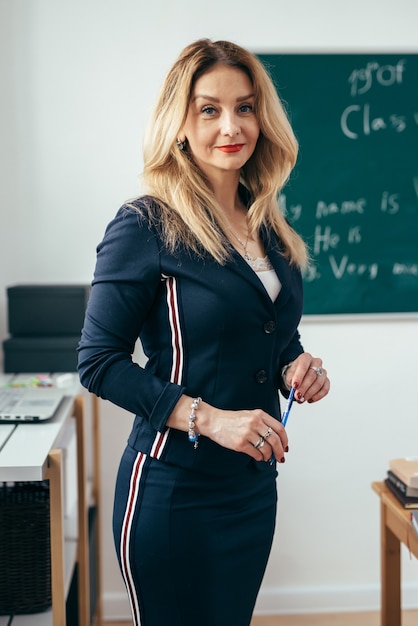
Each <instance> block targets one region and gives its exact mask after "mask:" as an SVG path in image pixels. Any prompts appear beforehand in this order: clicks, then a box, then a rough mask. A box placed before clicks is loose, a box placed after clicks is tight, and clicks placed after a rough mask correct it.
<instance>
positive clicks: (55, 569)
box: [46, 450, 66, 626]
mask: <svg viewBox="0 0 418 626" xmlns="http://www.w3.org/2000/svg"><path fill="white" fill-rule="evenodd" d="M46 477H47V478H48V480H49V500H50V533H51V578H52V623H53V626H65V624H66V615H65V593H64V588H65V584H64V521H63V520H64V506H63V497H62V494H63V488H62V487H63V480H62V451H61V450H51V452H50V453H49V455H48V470H47V472H46Z"/></svg>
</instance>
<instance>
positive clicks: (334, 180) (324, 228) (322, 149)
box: [258, 53, 418, 315]
mask: <svg viewBox="0 0 418 626" xmlns="http://www.w3.org/2000/svg"><path fill="white" fill-rule="evenodd" d="M258 56H259V58H260V60H261V61H262V62H263V63H264V65H265V66H266V67H267V69H268V71H269V73H270V75H271V76H272V78H273V80H274V83H275V86H276V89H277V91H278V93H279V95H280V97H281V98H282V100H283V101H284V103H285V106H286V109H287V111H288V113H289V117H290V120H291V123H292V126H293V128H294V131H295V134H296V136H297V138H298V141H299V146H300V148H299V157H298V162H297V165H296V167H295V170H294V171H293V173H292V175H291V178H290V180H289V182H288V183H287V185H286V187H285V188H284V190H283V193H282V195H281V203H282V208H283V210H284V211H285V213H286V215H287V217H288V219H289V221H290V222H291V224H292V225H293V226H294V227H295V229H296V230H297V231H298V232H299V233H300V234H301V235H302V236H303V237H304V239H305V241H306V242H307V243H308V245H309V247H310V251H311V255H312V259H313V263H312V265H311V268H310V269H309V271H308V272H306V274H305V275H304V285H305V307H304V313H305V314H307V315H309V314H334V313H335V314H343V313H348V314H350V313H354V314H360V313H395V312H416V311H418V55H416V54H372V53H370V54H259V55H258Z"/></svg>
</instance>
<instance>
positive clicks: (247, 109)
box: [239, 104, 253, 113]
mask: <svg viewBox="0 0 418 626" xmlns="http://www.w3.org/2000/svg"><path fill="white" fill-rule="evenodd" d="M252 110H253V106H252V105H251V104H242V105H241V106H240V108H239V111H240V113H251V112H252Z"/></svg>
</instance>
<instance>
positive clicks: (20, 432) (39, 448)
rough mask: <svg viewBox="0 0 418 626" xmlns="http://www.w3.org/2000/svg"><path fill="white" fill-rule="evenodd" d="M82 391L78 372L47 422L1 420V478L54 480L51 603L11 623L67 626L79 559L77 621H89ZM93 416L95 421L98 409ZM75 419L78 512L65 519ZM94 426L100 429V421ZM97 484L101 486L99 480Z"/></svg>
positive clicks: (0, 379)
mask: <svg viewBox="0 0 418 626" xmlns="http://www.w3.org/2000/svg"><path fill="white" fill-rule="evenodd" d="M11 378H12V377H11V376H8V377H7V376H5V375H0V383H1V384H5V383H6V382H7V380H10V379H11ZM81 391H82V390H81V386H80V384H79V383H78V378H77V375H76V374H74V377H73V382H72V383H71V384H69V385H67V386H65V387H63V393H64V394H65V398H64V400H63V402H62V403H61V405H60V407H59V408H58V410H57V412H56V414H55V415H54V417H53V418H52V419H51V420H48V421H47V422H45V423H44V424H27V423H26V424H25V423H22V424H0V481H12V482H15V481H41V480H44V479H47V480H49V482H50V533H51V580H52V608H51V610H50V611H46V612H44V613H39V614H35V615H26V616H14V617H10V620H11V621H7V625H8V626H9V624H12V626H24V625H26V624H28V625H29V624H30V625H31V626H36V625H38V624H39V625H42V626H48V625H51V626H65V624H66V605H65V603H66V597H67V594H68V590H69V585H70V582H71V578H72V574H73V571H74V565H75V563H77V564H78V606H79V626H89V624H90V581H89V565H90V564H89V529H88V504H89V494H88V480H87V469H86V449H85V448H86V444H85V434H86V432H85V411H84V400H85V398H84V397H83V395H82V393H81ZM93 417H94V418H95V419H96V421H97V417H98V416H97V414H95V415H94V416H93ZM73 419H75V424H76V472H75V474H76V476H75V475H74V477H73V479H74V480H75V479H76V481H77V484H76V485H75V489H76V503H75V504H74V508H75V509H76V510H74V515H72V516H71V517H70V518H68V519H65V515H64V508H65V504H64V502H65V488H64V482H65V480H64V478H65V477H64V462H63V455H64V453H63V449H62V447H63V441H64V440H65V438H66V433H68V429H69V428H71V424H70V423H71V422H72V420H73ZM95 427H96V428H97V424H95ZM73 428H74V427H73ZM93 445H94V448H96V445H97V441H94V442H93ZM93 452H95V450H94V451H93ZM95 465H96V464H95ZM95 469H97V468H96V466H95ZM95 482H96V481H95ZM93 489H94V491H97V489H96V485H94V486H93ZM71 518H72V519H71ZM74 522H75V523H74ZM4 619H7V620H9V618H0V626H2V624H3V620H4Z"/></svg>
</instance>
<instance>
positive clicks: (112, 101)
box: [0, 0, 418, 617]
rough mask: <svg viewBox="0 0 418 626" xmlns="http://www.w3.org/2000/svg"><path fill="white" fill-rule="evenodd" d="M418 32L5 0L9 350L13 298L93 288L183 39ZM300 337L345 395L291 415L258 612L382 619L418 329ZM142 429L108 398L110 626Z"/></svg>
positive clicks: (262, 13)
mask: <svg viewBox="0 0 418 626" xmlns="http://www.w3.org/2000/svg"><path fill="white" fill-rule="evenodd" d="M417 21H418V3H416V1H415V0H398V2H397V3H396V4H395V5H394V4H393V2H392V1H390V0H380V1H378V0H351V2H350V3H345V4H343V3H340V2H336V1H335V0H317V2H311V1H310V0H293V2H286V3H285V2H283V1H282V0H275V2H271V0H258V1H257V2H253V3H245V2H242V0H239V1H238V0H229V1H228V2H225V1H224V0H212V1H211V2H210V3H203V4H202V3H198V2H196V1H195V0H193V1H192V0H177V2H168V1H164V0H153V1H152V2H151V3H148V2H147V3H145V1H144V0H88V1H87V2H86V1H85V0H71V1H70V0H67V1H66V0H0V46H1V50H0V71H1V83H0V88H1V91H2V93H1V99H0V102H1V104H0V106H1V107H2V109H1V117H0V119H1V122H0V123H1V144H0V176H1V179H0V194H1V197H0V200H1V204H0V212H1V213H0V215H1V218H0V219H1V222H0V339H4V338H5V337H6V335H7V325H6V321H7V320H6V300H5V288H6V286H8V285H11V284H14V283H23V282H89V281H90V279H91V276H92V272H93V268H94V262H95V246H96V244H97V243H98V241H99V240H100V238H101V236H102V234H103V230H104V227H105V225H106V224H107V222H108V221H109V220H110V219H111V217H112V216H113V214H114V213H115V211H116V210H117V208H118V207H119V205H120V204H121V203H122V202H123V201H124V199H126V198H128V197H130V196H132V195H134V194H136V193H137V190H138V187H137V174H138V173H139V172H140V169H141V150H140V148H141V139H142V134H143V130H144V126H145V123H146V120H147V118H148V115H149V112H150V109H151V106H152V105H153V102H154V100H155V97H156V93H157V89H158V87H159V85H160V83H161V80H162V78H163V75H164V73H165V71H166V70H167V68H168V67H169V65H170V64H171V62H172V61H173V60H174V58H175V57H176V56H177V54H178V52H179V51H180V50H181V48H183V46H184V45H186V44H187V43H189V42H190V41H192V40H194V39H196V38H197V37H201V36H208V37H210V38H216V39H219V38H226V39H232V40H235V41H237V42H238V43H240V44H242V45H244V46H247V47H249V48H252V49H253V50H255V51H257V52H274V51H300V50H313V51H329V52H332V51H366V50H374V51H410V52H416V51H417V45H418V44H417V36H416V24H417ZM301 330H302V336H303V341H304V344H305V347H306V349H308V350H310V351H311V352H313V353H315V354H317V355H321V356H322V357H323V358H324V362H325V366H326V367H327V368H328V370H329V372H330V376H331V378H332V381H333V388H332V393H331V395H330V396H329V397H328V398H327V399H326V400H325V401H323V402H322V403H320V404H318V405H316V406H306V407H296V408H295V412H294V414H292V416H291V420H290V421H289V426H288V431H289V436H290V448H291V450H290V454H289V455H288V460H287V462H286V464H285V466H283V468H281V470H280V478H279V489H280V506H279V516H278V522H277V534H276V539H275V544H274V548H273V552H272V556H271V560H270V564H269V567H268V571H267V574H266V577H265V581H264V584H263V588H262V590H261V593H260V597H259V601H258V605H257V610H258V612H298V611H300V612H304V611H311V610H312V611H316V610H324V611H326V610H345V609H356V608H364V609H372V608H377V606H378V603H379V572H380V569H379V568H380V566H379V504H378V499H377V497H376V496H375V495H374V493H373V492H372V491H371V488H370V483H371V481H373V480H376V479H377V480H379V479H382V478H383V477H384V475H385V472H386V468H387V461H388V459H389V458H391V457H395V456H398V455H399V456H400V455H405V454H414V453H415V454H417V453H418V449H417V446H418V437H417V435H418V425H417V424H418V420H417V408H416V406H417V403H416V398H415V391H416V374H417V365H416V354H417V348H418V345H417V344H418V321H417V319H416V318H414V317H410V318H389V319H384V318H379V319H378V318H366V319H362V318H354V319H343V318H340V319H337V320H336V319H327V318H325V319H320V320H317V321H314V320H311V319H305V320H303V323H302V327H301ZM130 424H131V416H130V415H128V414H126V413H123V412H121V411H118V410H115V409H114V408H113V407H111V406H110V405H109V404H108V403H103V418H102V433H103V451H102V454H103V474H102V485H103V491H104V511H103V515H104V518H103V526H104V539H103V547H102V550H103V562H104V572H103V574H104V605H105V610H106V615H107V616H108V617H119V616H123V615H127V614H128V605H127V601H126V596H125V592H124V588H123V585H122V583H121V580H120V576H119V572H118V570H117V567H116V559H115V557H114V553H113V545H112V539H111V533H110V516H111V506H112V495H113V484H114V475H115V471H116V467H117V463H118V460H119V455H120V452H121V450H122V447H123V445H124V442H125V439H126V436H127V433H128V431H129V428H130ZM403 557H404V559H403V592H404V594H403V600H404V603H405V604H406V605H408V606H410V607H412V606H415V607H417V606H418V600H417V598H418V594H417V591H418V566H417V563H416V561H410V560H409V557H408V555H407V554H406V550H405V551H404V553H403Z"/></svg>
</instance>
